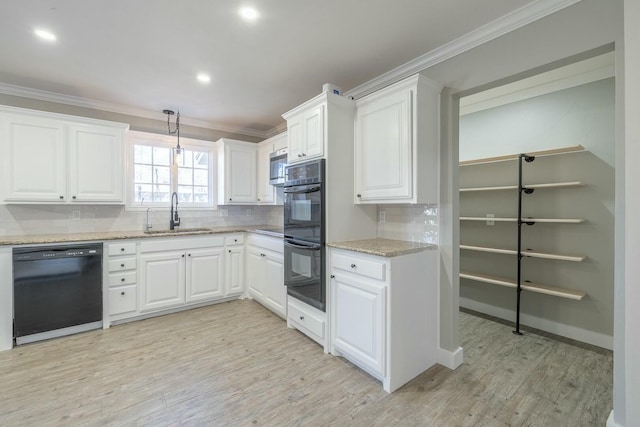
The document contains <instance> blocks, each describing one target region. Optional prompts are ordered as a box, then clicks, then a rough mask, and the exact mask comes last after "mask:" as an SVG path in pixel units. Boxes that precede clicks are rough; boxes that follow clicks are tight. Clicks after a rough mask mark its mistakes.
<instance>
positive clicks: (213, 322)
mask: <svg viewBox="0 0 640 427" xmlns="http://www.w3.org/2000/svg"><path fill="white" fill-rule="evenodd" d="M460 318H461V338H462V342H463V346H464V353H465V354H464V356H465V363H464V364H463V365H462V366H461V367H459V368H458V369H457V370H456V371H450V370H448V369H446V368H443V367H441V366H435V367H433V368H431V369H430V370H428V371H427V372H425V373H423V374H422V375H421V376H419V377H418V378H416V379H415V380H413V381H412V382H410V383H409V384H407V385H406V386H404V387H402V388H401V389H400V390H398V391H396V392H395V393H393V394H387V393H385V392H384V391H383V390H382V387H381V384H380V383H379V382H377V381H376V380H374V379H372V378H371V377H369V376H368V375H366V374H365V373H363V372H362V371H360V370H359V369H357V368H355V367H353V366H352V365H351V364H349V363H348V362H346V361H345V360H344V359H341V358H338V357H333V356H331V355H326V354H323V353H322V350H321V348H320V347H319V346H318V345H317V344H315V343H313V342H312V341H311V340H309V339H308V338H306V337H305V336H303V335H302V334H300V333H299V332H297V331H295V330H291V329H287V328H286V326H285V323H284V321H283V320H282V319H280V318H278V317H276V316H275V315H273V314H271V313H270V312H269V311H267V310H266V309H264V308H262V307H261V306H260V305H258V304H257V303H255V302H253V301H249V300H245V301H233V302H229V303H223V304H219V305H215V306H210V307H205V308H201V309H196V310H191V311H187V312H182V313H178V314H173V315H169V316H163V317H158V318H155V319H149V320H145V321H139V322H133V323H130V324H126V325H121V326H116V327H113V328H111V329H110V330H107V331H92V332H87V333H84V334H79V335H75V336H71V337H64V338H58V339H54V340H49V341H44V342H39V343H34V344H29V345H24V346H21V347H17V348H15V349H13V350H11V351H7V352H3V353H0V425H2V426H47V425H71V426H77V425H114V426H123V425H140V426H164V425H196V426H200V425H203V426H253V425H270V426H396V425H398V426H418V425H419V426H447V427H449V426H545V427H555V426H581V427H582V426H604V425H605V421H606V418H607V416H608V414H609V411H610V410H611V407H612V355H611V353H610V352H607V351H591V350H588V349H584V348H580V347H578V346H574V345H570V344H567V343H563V342H559V341H556V340H553V339H551V338H548V337H543V336H540V335H534V334H527V335H525V336H524V337H516V336H514V335H512V333H511V330H512V328H511V327H510V326H507V325H502V324H500V323H496V322H492V321H490V320H487V319H483V318H481V317H477V316H474V315H470V314H467V313H460Z"/></svg>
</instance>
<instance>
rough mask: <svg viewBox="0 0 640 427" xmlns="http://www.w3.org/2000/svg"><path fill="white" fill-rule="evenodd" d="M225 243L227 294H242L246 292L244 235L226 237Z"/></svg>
mask: <svg viewBox="0 0 640 427" xmlns="http://www.w3.org/2000/svg"><path fill="white" fill-rule="evenodd" d="M224 245H225V254H224V255H225V263H224V271H225V284H226V290H225V296H236V295H238V296H240V295H242V294H243V293H244V265H245V262H244V235H231V236H226V237H225V238H224Z"/></svg>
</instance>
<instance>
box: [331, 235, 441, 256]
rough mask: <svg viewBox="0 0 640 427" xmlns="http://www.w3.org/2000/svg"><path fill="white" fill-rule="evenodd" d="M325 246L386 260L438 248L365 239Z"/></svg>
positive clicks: (389, 240) (422, 244)
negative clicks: (380, 257)
mask: <svg viewBox="0 0 640 427" xmlns="http://www.w3.org/2000/svg"><path fill="white" fill-rule="evenodd" d="M327 246H329V247H331V248H338V249H346V250H349V251H354V252H362V253H365V254H370V255H378V256H383V257H388V258H390V257H396V256H401V255H407V254H412V253H415V252H422V251H425V250H429V249H437V248H438V245H431V244H425V243H418V242H408V241H405V240H391V239H366V240H352V241H349V242H331V243H327Z"/></svg>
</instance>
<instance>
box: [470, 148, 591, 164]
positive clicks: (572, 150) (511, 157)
mask: <svg viewBox="0 0 640 427" xmlns="http://www.w3.org/2000/svg"><path fill="white" fill-rule="evenodd" d="M580 151H584V147H583V146H582V145H573V146H571V147H562V148H555V149H553V150H542V151H532V152H530V153H526V154H527V155H528V156H535V157H542V156H553V155H556V154H566V153H577V152H580ZM518 156H520V154H508V155H506V156H496V157H487V158H484V159H474V160H464V161H462V162H460V163H459V165H460V166H471V165H481V164H484V163H495V162H504V161H508V160H517V159H518Z"/></svg>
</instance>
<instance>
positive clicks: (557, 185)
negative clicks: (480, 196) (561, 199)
mask: <svg viewBox="0 0 640 427" xmlns="http://www.w3.org/2000/svg"><path fill="white" fill-rule="evenodd" d="M581 185H582V183H581V182H580V181H571V182H553V183H549V184H530V185H525V186H524V188H534V189H537V188H542V189H544V188H571V187H580V186H581ZM517 189H518V186H517V185H504V186H498V187H475V188H461V189H460V192H461V193H464V192H469V191H502V190H517Z"/></svg>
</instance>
